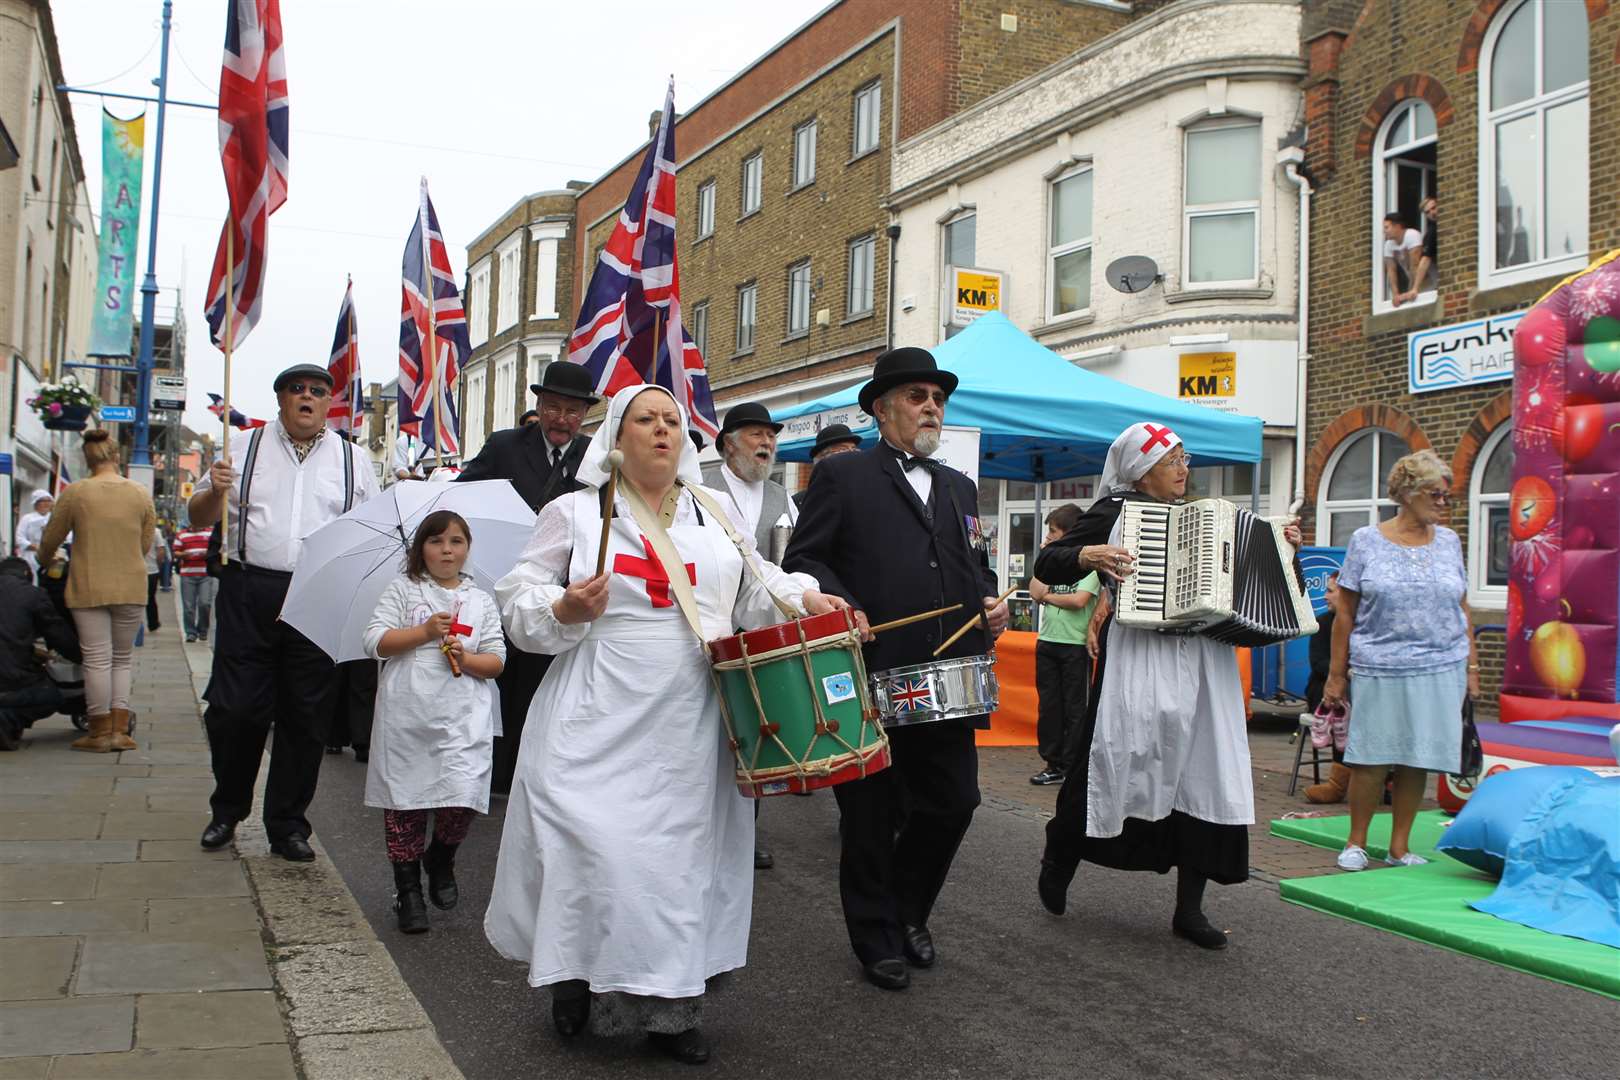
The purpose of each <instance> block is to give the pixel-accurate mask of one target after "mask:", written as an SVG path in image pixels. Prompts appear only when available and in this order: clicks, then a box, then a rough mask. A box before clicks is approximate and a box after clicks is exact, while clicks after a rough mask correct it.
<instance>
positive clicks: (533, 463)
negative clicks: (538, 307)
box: [456, 360, 599, 794]
mask: <svg viewBox="0 0 1620 1080" xmlns="http://www.w3.org/2000/svg"><path fill="white" fill-rule="evenodd" d="M529 389H530V390H533V391H534V392H535V393H536V394H538V395H539V396H540V408H539V413H540V420H539V422H538V423H531V424H522V425H519V426H518V427H515V428H508V429H507V430H505V431H497V432H495V433H494V434H492V435H491V436H490V437H489V439H488V441H486V442H485V443H484V446H483V449H481V450H479V451H478V456H477V457H475V458H473V459H472V460H471V461H469V462H468V463H467V467H466V468H465V469H463V470H462V471H461V475H460V476H458V477H456V479H457V480H458V481H464V482H465V481H472V480H510V481H511V482H512V486H513V487H514V488H516V489H517V493H518V494H519V495H521V496H523V501H524V502H526V503H528V504H529V506H530V508H531V509H533V510H534V511H535V513H539V512H540V508H541V507H542V506H544V505H546V503H548V502H550V501H551V500H552V499H555V498H557V497H558V496H560V495H566V494H568V493H569V492H571V491H574V490H577V489H578V488H579V487H581V485H580V484H579V482H578V481H576V480H575V479H574V474H575V473H576V472H577V471H578V470H579V463H580V460H581V459H582V458H583V457H584V456H585V447H586V446H587V445H589V443H590V440H589V439H587V438H586V437H585V436H583V435H581V434H580V433H579V427H580V425H581V424H583V423H584V422H585V414H586V413H587V412H589V411H590V408H591V406H592V405H595V404H596V402H597V401H598V400H599V399H598V398H597V396H596V395H595V394H594V393H593V392H592V390H593V389H594V388H593V387H592V385H591V377H590V375H589V373H587V372H586V370H585V369H584V368H582V367H580V366H579V365H578V364H571V363H569V362H568V361H566V360H553V361H552V362H551V363H550V364H548V365H546V373H545V375H544V376H542V377H541V380H540V382H538V383H536V384H535V385H533V386H531V387H529ZM550 666H551V657H549V656H538V655H536V654H534V653H527V652H524V651H523V650H522V649H519V648H518V647H517V646H516V645H514V644H513V643H512V642H511V640H510V639H508V640H507V642H506V668H505V669H504V670H503V671H502V672H501V674H500V676H499V677H498V678H497V679H496V685H498V686H499V687H500V691H501V729H502V732H503V737H501V738H498V739H496V740H495V763H494V771H493V775H492V776H491V778H490V790H491V791H493V792H496V793H500V794H504V793H506V792H508V791H510V790H511V789H512V772H513V770H514V769H515V768H516V767H517V754H518V745H519V741H520V740H521V739H522V737H523V721H524V720H525V719H526V718H527V717H528V715H529V700H530V699H531V698H533V697H534V692H535V690H536V689H538V688H539V686H540V680H541V679H542V678H544V677H545V674H546V668H548V667H550Z"/></svg>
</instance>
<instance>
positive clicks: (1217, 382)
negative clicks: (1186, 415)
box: [1176, 352, 1237, 398]
mask: <svg viewBox="0 0 1620 1080" xmlns="http://www.w3.org/2000/svg"><path fill="white" fill-rule="evenodd" d="M1236 393H1237V353H1230V352H1218V353H1183V354H1182V356H1181V381H1180V382H1179V383H1178V384H1177V388H1176V396H1177V397H1184V398H1226V397H1231V396H1232V395H1234V394H1236Z"/></svg>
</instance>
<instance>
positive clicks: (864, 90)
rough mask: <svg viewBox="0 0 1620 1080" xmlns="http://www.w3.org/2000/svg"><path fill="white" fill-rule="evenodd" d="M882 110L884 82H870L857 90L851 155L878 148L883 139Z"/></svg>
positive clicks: (855, 155) (859, 154) (856, 155)
mask: <svg viewBox="0 0 1620 1080" xmlns="http://www.w3.org/2000/svg"><path fill="white" fill-rule="evenodd" d="M882 112H883V84H882V83H876V82H875V83H868V84H867V85H866V86H863V87H861V88H860V89H859V90H857V91H855V145H854V146H853V147H852V148H851V151H850V156H851V157H860V156H861V155H862V154H865V153H869V152H871V151H873V150H876V149H877V148H878V144H879V143H880V142H882V141H883V140H882V138H881V136H880V135H879V130H880V128H879V125H880V124H881V123H882V121H883V117H882Z"/></svg>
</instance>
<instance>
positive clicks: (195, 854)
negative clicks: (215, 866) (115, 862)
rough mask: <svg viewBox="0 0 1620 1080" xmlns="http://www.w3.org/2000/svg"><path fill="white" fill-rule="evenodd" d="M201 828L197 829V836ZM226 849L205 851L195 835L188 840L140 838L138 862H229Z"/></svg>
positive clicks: (228, 854)
mask: <svg viewBox="0 0 1620 1080" xmlns="http://www.w3.org/2000/svg"><path fill="white" fill-rule="evenodd" d="M201 835H202V829H201V828H198V829H197V836H201ZM230 858H231V854H230V852H228V851H205V850H203V847H202V845H201V844H199V843H197V837H195V836H194V837H192V838H191V839H189V840H142V841H141V857H140V859H139V861H140V862H229V861H230Z"/></svg>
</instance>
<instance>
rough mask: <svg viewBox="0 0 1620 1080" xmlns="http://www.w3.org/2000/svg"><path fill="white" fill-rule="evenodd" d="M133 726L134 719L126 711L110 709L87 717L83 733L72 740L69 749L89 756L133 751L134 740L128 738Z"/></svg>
mask: <svg viewBox="0 0 1620 1080" xmlns="http://www.w3.org/2000/svg"><path fill="white" fill-rule="evenodd" d="M133 725H134V719H133V718H132V717H131V715H130V711H129V710H128V709H110V710H108V711H107V712H106V713H104V714H102V715H101V716H90V717H87V718H86V720H85V733H84V734H83V735H81V736H79V737H78V738H77V739H74V740H73V742H72V743H71V744H70V745H71V748H72V749H74V750H83V751H85V752H87V753H91V754H111V753H115V752H117V751H120V750H135V749H137V746H136V743H135V740H134V739H132V738H130V737H129V732H130V728H131V727H132V726H133Z"/></svg>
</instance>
